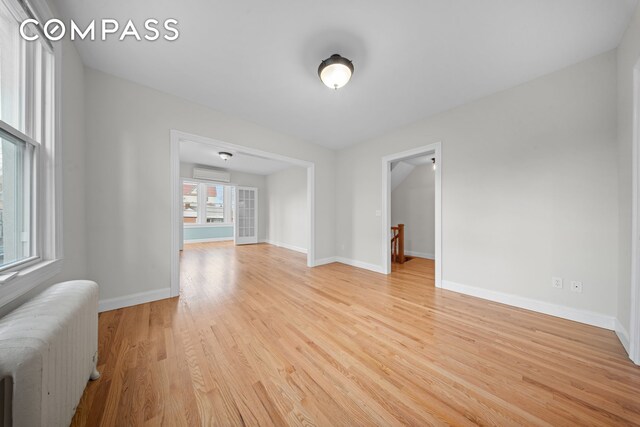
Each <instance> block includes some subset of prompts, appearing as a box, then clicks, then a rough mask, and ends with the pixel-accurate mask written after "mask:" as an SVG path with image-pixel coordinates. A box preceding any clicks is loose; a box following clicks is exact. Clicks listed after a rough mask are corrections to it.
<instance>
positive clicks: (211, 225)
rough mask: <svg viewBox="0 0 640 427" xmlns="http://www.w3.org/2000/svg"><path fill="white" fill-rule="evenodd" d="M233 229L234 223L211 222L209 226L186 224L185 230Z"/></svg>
mask: <svg viewBox="0 0 640 427" xmlns="http://www.w3.org/2000/svg"><path fill="white" fill-rule="evenodd" d="M213 227H233V223H232V222H211V223H208V224H184V228H213Z"/></svg>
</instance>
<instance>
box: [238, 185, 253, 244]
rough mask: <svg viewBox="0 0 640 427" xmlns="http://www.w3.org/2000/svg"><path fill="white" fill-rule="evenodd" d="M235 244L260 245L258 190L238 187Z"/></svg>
mask: <svg viewBox="0 0 640 427" xmlns="http://www.w3.org/2000/svg"><path fill="white" fill-rule="evenodd" d="M235 213H236V217H235V243H236V245H246V244H250V243H258V189H257V188H253V187H236V212H235Z"/></svg>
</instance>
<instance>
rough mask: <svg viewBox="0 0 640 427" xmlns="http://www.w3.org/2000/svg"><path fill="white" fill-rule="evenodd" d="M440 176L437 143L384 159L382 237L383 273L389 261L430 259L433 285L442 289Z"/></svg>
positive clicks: (440, 159)
mask: <svg viewBox="0 0 640 427" xmlns="http://www.w3.org/2000/svg"><path fill="white" fill-rule="evenodd" d="M427 173H428V174H430V175H427ZM441 176H442V154H441V143H440V142H438V143H434V144H431V145H427V146H423V147H419V148H415V149H413V150H408V151H403V152H400V153H395V154H391V155H388V156H385V157H383V159H382V202H383V203H382V206H383V209H382V227H383V234H382V235H383V236H385V238H384V239H383V243H382V245H383V247H382V259H383V272H384V273H385V274H390V273H391V271H392V270H393V267H392V261H395V262H397V263H400V264H401V263H402V262H404V261H406V259H407V257H412V256H413V257H418V258H423V259H433V260H434V264H435V266H434V270H435V272H434V273H435V274H434V277H435V279H434V282H435V286H436V287H441V286H442V215H441V194H442V191H441ZM407 180H409V181H407ZM420 184H423V185H420ZM392 193H393V194H392ZM394 202H396V203H395V204H396V206H394ZM422 205H424V206H422ZM424 209H432V212H428V213H427V212H424V211H423V210H424ZM401 239H402V240H403V241H402V242H400V241H399V240H401Z"/></svg>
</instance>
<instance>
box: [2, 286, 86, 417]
mask: <svg viewBox="0 0 640 427" xmlns="http://www.w3.org/2000/svg"><path fill="white" fill-rule="evenodd" d="M97 353H98V285H97V284H96V283H95V282H91V281H87V280H75V281H71V282H64V283H58V284H56V285H53V286H51V287H49V288H47V289H46V290H45V291H43V292H42V293H41V294H39V295H37V296H36V297H34V298H33V299H31V300H30V301H27V302H26V303H25V304H23V305H22V306H20V307H18V308H17V309H16V310H14V311H12V312H11V313H9V314H7V315H6V316H5V317H3V318H1V319H0V379H2V378H10V379H11V382H12V393H11V394H12V396H11V399H10V402H11V409H10V412H11V418H12V425H13V426H15V427H21V426H25V427H26V426H28V427H32V426H68V425H69V424H70V423H71V420H72V418H73V415H74V413H75V409H76V407H77V405H78V402H79V401H80V398H81V397H82V393H83V391H84V388H85V386H86V384H87V380H89V379H90V378H92V379H95V378H98V376H99V374H98V372H97V370H96V363H97V356H98V354H97ZM0 404H2V403H1V402H0ZM5 412H6V408H5Z"/></svg>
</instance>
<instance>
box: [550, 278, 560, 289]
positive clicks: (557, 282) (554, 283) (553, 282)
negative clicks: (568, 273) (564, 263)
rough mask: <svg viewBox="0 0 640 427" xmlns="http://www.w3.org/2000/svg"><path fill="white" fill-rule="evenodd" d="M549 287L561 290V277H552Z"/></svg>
mask: <svg viewBox="0 0 640 427" xmlns="http://www.w3.org/2000/svg"><path fill="white" fill-rule="evenodd" d="M551 286H553V287H554V288H557V289H562V277H552V278H551Z"/></svg>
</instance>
